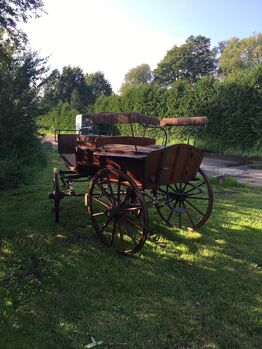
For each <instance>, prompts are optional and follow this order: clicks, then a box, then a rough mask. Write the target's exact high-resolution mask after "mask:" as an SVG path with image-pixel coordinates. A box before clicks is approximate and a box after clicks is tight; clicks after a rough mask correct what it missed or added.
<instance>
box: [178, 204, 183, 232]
mask: <svg viewBox="0 0 262 349" xmlns="http://www.w3.org/2000/svg"><path fill="white" fill-rule="evenodd" d="M178 206H179V208H181V202H180V201H179V203H178ZM178 222H179V223H178V224H179V227H180V228H181V226H182V224H181V213H180V212H179V214H178Z"/></svg>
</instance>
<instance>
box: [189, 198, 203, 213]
mask: <svg viewBox="0 0 262 349" xmlns="http://www.w3.org/2000/svg"><path fill="white" fill-rule="evenodd" d="M185 201H186V202H187V203H188V205H190V206H191V207H193V208H194V209H195V210H196V211H197V212H198V213H200V214H201V215H202V216H204V215H205V214H204V213H203V212H202V211H200V210H199V208H197V207H196V206H195V205H193V204H192V203H191V202H190V201H188V200H187V199H185Z"/></svg>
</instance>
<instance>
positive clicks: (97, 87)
mask: <svg viewBox="0 0 262 349" xmlns="http://www.w3.org/2000/svg"><path fill="white" fill-rule="evenodd" d="M85 80H86V84H87V87H88V88H89V91H90V92H91V96H92V97H91V103H92V104H93V103H95V101H96V99H97V98H98V97H99V96H102V95H104V96H111V95H112V87H111V85H110V82H109V81H108V80H106V79H105V76H104V74H103V73H102V72H100V71H98V72H95V73H93V74H86V75H85Z"/></svg>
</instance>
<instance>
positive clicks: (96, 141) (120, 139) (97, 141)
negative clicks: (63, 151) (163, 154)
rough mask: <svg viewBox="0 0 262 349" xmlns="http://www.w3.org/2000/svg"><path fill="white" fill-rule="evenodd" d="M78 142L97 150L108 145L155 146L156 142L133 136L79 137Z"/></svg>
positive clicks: (147, 138) (149, 138) (148, 138)
mask: <svg viewBox="0 0 262 349" xmlns="http://www.w3.org/2000/svg"><path fill="white" fill-rule="evenodd" d="M78 142H79V143H81V144H85V143H86V144H87V145H88V146H90V147H92V146H95V147H96V148H98V147H102V146H103V145H106V144H130V145H134V144H136V145H137V146H139V145H140V146H148V145H153V144H155V142H156V140H155V139H154V138H151V137H132V136H101V137H99V136H97V135H79V136H78Z"/></svg>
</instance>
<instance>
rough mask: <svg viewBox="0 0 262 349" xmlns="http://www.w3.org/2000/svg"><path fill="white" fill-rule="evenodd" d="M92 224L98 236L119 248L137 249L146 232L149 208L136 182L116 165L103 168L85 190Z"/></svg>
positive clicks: (126, 250) (124, 252)
mask: <svg viewBox="0 0 262 349" xmlns="http://www.w3.org/2000/svg"><path fill="white" fill-rule="evenodd" d="M88 211H89V213H90V217H91V224H92V226H93V228H94V230H95V231H96V233H97V235H98V237H99V238H100V240H101V241H102V242H103V243H104V244H105V245H106V246H108V247H113V248H115V249H116V250H117V251H118V252H120V253H122V254H125V255H131V254H134V253H136V252H138V251H139V250H140V249H141V248H142V247H143V245H144V243H145V241H146V239H147V236H148V210H147V207H146V204H145V201H144V198H143V194H142V193H141V191H140V190H139V188H138V186H137V185H136V183H135V182H134V181H133V180H132V179H131V178H130V177H129V176H127V175H126V174H124V173H123V172H121V171H119V170H115V169H106V168H105V169H102V170H100V171H99V172H98V173H97V174H96V175H95V176H94V177H93V178H92V180H91V182H90V187H89V193H88Z"/></svg>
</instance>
